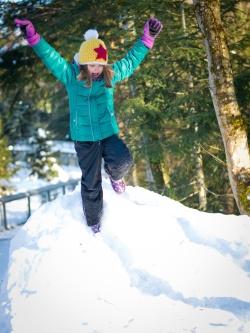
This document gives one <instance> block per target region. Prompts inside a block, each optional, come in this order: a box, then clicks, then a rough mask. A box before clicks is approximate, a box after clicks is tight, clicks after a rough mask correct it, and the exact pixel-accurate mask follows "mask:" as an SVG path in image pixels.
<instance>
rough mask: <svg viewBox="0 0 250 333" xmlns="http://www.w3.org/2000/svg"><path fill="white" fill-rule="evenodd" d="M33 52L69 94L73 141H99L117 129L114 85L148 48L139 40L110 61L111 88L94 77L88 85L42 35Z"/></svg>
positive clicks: (125, 75) (128, 72)
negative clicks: (112, 62)
mask: <svg viewBox="0 0 250 333" xmlns="http://www.w3.org/2000/svg"><path fill="white" fill-rule="evenodd" d="M33 49H34V51H35V53H36V54H37V55H38V56H39V58H41V60H42V62H43V63H44V64H45V65H46V67H47V68H48V69H49V70H50V71H51V72H52V74H53V75H54V76H55V77H56V78H57V79H58V80H59V81H60V82H61V83H63V84H64V85H65V87H66V90H67V92H68V96H69V108H70V136H71V139H72V140H74V141H98V140H102V139H104V138H106V137H108V136H111V135H113V134H117V133H118V132H119V128H118V125H117V121H116V117H115V110H114V98H113V95H114V87H115V84H116V83H117V82H119V81H121V80H124V79H126V78H127V77H129V76H130V75H131V74H132V73H133V72H134V70H135V69H136V68H137V67H138V66H139V65H140V63H141V62H142V60H143V59H144V58H145V56H146V54H147V53H148V51H149V49H148V48H147V47H146V46H145V45H144V44H143V42H142V41H141V40H138V41H137V42H136V43H135V44H134V46H133V47H132V48H131V49H130V51H129V52H128V53H127V55H126V56H125V57H124V58H122V59H121V60H119V61H117V62H115V63H114V64H112V65H111V66H112V69H113V71H114V77H113V79H112V88H106V87H105V82H104V80H100V81H93V82H92V86H91V87H90V88H87V87H85V81H79V80H78V79H77V76H78V74H79V68H78V65H77V64H72V63H69V62H68V61H66V60H65V59H64V58H63V57H61V55H60V54H59V53H58V52H57V51H56V50H55V49H54V48H53V47H51V46H50V45H49V44H48V43H47V42H46V41H45V40H44V39H43V38H41V40H40V41H39V42H38V43H37V44H36V45H35V46H33Z"/></svg>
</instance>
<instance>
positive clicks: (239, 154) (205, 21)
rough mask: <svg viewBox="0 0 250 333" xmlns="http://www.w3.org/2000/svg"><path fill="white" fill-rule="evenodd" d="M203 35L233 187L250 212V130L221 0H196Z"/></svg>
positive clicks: (244, 211)
mask: <svg viewBox="0 0 250 333" xmlns="http://www.w3.org/2000/svg"><path fill="white" fill-rule="evenodd" d="M194 5H195V13H196V17H197V22H198V25H199V27H200V29H201V32H202V34H203V37H204V41H205V47H206V53H207V59H208V71H209V86H210V91H211V96H212V100H213V104H214V109H215V112H216V116H217V120H218V123H219V127H220V131H221V135H222V138H223V143H224V147H225V153H226V158H227V168H228V174H229V179H230V183H231V187H232V191H233V194H234V197H235V200H236V203H237V206H238V208H239V211H240V213H241V214H248V215H250V205H249V195H250V155H249V148H248V141H247V131H246V128H245V126H244V121H243V118H242V115H241V113H240V110H239V105H238V103H237V100H236V96H235V88H234V82H233V73H232V68H231V63H230V57H229V49H228V45H227V40H226V34H225V32H224V28H223V25H222V21H221V13H220V1H219V0H194Z"/></svg>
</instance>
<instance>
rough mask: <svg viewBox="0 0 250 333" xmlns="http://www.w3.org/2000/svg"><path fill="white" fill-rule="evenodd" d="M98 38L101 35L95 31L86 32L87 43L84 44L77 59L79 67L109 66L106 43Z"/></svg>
mask: <svg viewBox="0 0 250 333" xmlns="http://www.w3.org/2000/svg"><path fill="white" fill-rule="evenodd" d="M98 36H99V34H98V32H97V30H95V29H89V30H87V31H86V32H85V34H84V39H85V41H84V42H82V44H81V46H80V50H79V53H78V54H77V55H76V58H75V59H76V61H77V62H78V64H79V65H87V64H100V65H107V63H108V51H107V48H106V45H105V43H104V42H103V41H102V40H101V39H99V38H98Z"/></svg>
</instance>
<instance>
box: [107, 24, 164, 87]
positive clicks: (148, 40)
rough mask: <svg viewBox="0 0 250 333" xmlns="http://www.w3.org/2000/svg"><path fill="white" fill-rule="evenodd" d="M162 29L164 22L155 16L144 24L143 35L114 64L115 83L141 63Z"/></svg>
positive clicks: (131, 72)
mask: <svg viewBox="0 0 250 333" xmlns="http://www.w3.org/2000/svg"><path fill="white" fill-rule="evenodd" d="M161 30H162V24H161V22H160V21H159V20H157V19H155V18H150V19H149V20H148V21H147V22H146V23H145V25H144V30H143V35H142V37H141V38H140V39H139V40H138V41H137V42H136V43H135V44H134V46H133V47H132V49H131V50H130V51H129V52H128V53H127V55H126V56H125V57H124V58H123V59H121V60H119V61H117V62H115V63H114V64H113V69H114V72H115V75H114V83H116V82H118V81H121V80H124V79H126V78H127V77H129V76H130V75H131V74H133V72H134V71H135V69H136V68H137V67H138V66H139V65H140V63H141V62H142V61H143V59H144V58H145V56H146V55H147V54H148V52H149V49H151V48H152V47H153V45H154V41H155V38H156V37H157V36H158V35H159V33H160V32H161Z"/></svg>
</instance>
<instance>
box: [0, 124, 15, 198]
mask: <svg viewBox="0 0 250 333" xmlns="http://www.w3.org/2000/svg"><path fill="white" fill-rule="evenodd" d="M11 162H12V157H11V152H10V150H9V148H8V142H7V139H6V137H4V136H2V122H1V121H0V180H1V179H4V180H6V179H8V178H10V177H11V176H12V174H13V173H14V169H13V168H10V164H11ZM5 192H6V186H5V185H1V184H0V195H2V194H5Z"/></svg>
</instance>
